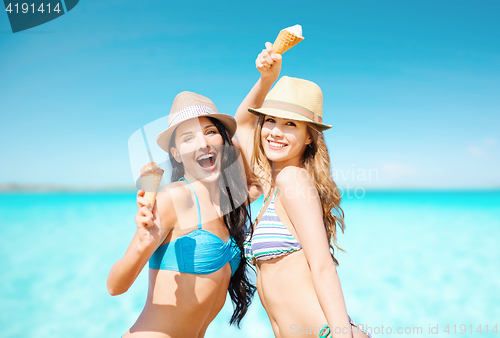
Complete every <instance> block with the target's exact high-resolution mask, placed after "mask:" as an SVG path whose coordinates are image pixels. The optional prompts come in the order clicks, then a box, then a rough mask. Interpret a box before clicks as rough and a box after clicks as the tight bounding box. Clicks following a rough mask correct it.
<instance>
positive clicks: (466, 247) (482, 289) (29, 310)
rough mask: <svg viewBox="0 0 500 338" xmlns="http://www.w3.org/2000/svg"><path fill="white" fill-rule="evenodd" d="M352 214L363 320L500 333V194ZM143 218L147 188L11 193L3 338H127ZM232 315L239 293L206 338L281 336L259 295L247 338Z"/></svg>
mask: <svg viewBox="0 0 500 338" xmlns="http://www.w3.org/2000/svg"><path fill="white" fill-rule="evenodd" d="M342 207H343V209H344V212H345V215H346V233H345V234H344V235H340V236H339V245H340V246H341V247H342V248H344V249H345V250H346V252H345V253H339V254H338V259H339V261H340V266H339V267H338V271H339V275H340V278H341V282H342V287H343V290H344V297H345V300H346V304H347V309H348V312H349V314H350V316H351V317H352V318H353V319H354V320H356V321H357V322H358V323H363V324H367V325H368V326H369V327H370V328H371V329H372V330H373V331H374V333H375V334H374V336H377V337H378V336H395V335H405V336H412V337H414V336H415V337H483V336H484V337H490V336H491V337H499V335H498V334H495V333H491V330H492V329H494V327H495V325H497V329H498V330H499V331H500V245H499V242H500V191H476V192H471V191H463V192H370V191H368V192H366V195H365V196H363V197H362V198H344V201H343V202H342ZM135 210H136V204H135V192H126V193H3V194H0V233H1V235H0V257H1V259H0V285H1V288H0V312H1V316H0V327H1V329H0V332H1V333H0V337H4V338H14V337H16V338H17V337H20V338H21V337H22V338H25V337H37V338H45V337H47V338H49V337H50V338H54V337H65V338H66V337H72V338H83V337H89V338H95V337H120V336H121V335H122V334H123V333H124V332H125V331H126V330H127V329H128V328H129V327H130V326H131V325H132V324H133V323H134V321H135V320H136V318H137V316H138V314H139V312H140V311H141V309H142V307H143V303H144V300H145V297H146V287H147V284H146V283H147V280H146V277H147V276H146V274H145V273H144V271H143V273H141V275H140V276H139V278H138V279H137V281H136V283H135V284H134V285H133V286H132V287H131V289H130V290H129V291H128V292H127V293H126V294H124V295H121V296H117V297H112V296H110V295H109V294H108V292H107V290H106V277H107V274H108V272H109V269H110V267H111V266H112V264H113V263H114V262H115V261H116V260H117V259H119V258H120V257H121V256H122V255H123V253H124V252H125V250H126V248H127V246H128V244H129V242H130V239H131V238H132V236H133V234H134V231H135V223H134V214H135ZM231 312H232V308H231V303H230V301H229V297H228V302H227V303H226V306H225V307H224V309H223V311H222V312H221V313H220V314H219V316H218V317H217V318H216V320H215V321H214V322H213V323H212V324H211V326H210V327H209V329H208V331H207V335H206V337H210V338H212V337H259V338H260V337H262V338H267V337H273V335H272V331H271V327H270V324H269V321H268V319H267V316H266V313H265V311H264V310H263V308H262V306H261V305H260V303H259V301H258V298H256V299H255V301H254V303H253V304H252V306H251V309H250V311H249V314H248V316H247V317H246V318H245V319H244V321H243V323H242V328H241V330H238V329H236V328H233V327H229V326H228V325H227V322H228V320H229V317H230V313H231ZM447 325H448V332H446V331H445V330H446V328H447ZM453 325H455V326H453ZM480 325H481V330H482V332H481V333H479V332H477V331H476V330H477V329H478V328H479V326H480ZM486 325H488V327H486ZM382 327H383V328H382ZM389 328H390V330H391V332H389V333H388V329H389ZM398 328H400V329H399V332H400V333H401V334H398V332H397V330H398ZM419 328H420V329H419ZM464 328H465V332H464ZM429 329H432V330H431V332H429ZM487 329H488V332H489V333H488V334H487V333H486V330H487ZM405 331H406V333H405ZM297 336H298V337H300V334H297Z"/></svg>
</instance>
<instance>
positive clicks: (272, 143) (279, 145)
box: [269, 141, 285, 148]
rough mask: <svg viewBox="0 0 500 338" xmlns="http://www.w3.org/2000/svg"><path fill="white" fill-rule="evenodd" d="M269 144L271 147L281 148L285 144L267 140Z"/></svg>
mask: <svg viewBox="0 0 500 338" xmlns="http://www.w3.org/2000/svg"><path fill="white" fill-rule="evenodd" d="M269 144H270V145H272V146H273V147H276V148H283V147H284V146H285V144H282V143H275V142H272V141H269Z"/></svg>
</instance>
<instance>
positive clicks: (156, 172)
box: [141, 162, 163, 208]
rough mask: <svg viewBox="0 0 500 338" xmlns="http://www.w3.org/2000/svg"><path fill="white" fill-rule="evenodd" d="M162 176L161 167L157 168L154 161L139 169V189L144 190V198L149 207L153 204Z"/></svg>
mask: <svg viewBox="0 0 500 338" xmlns="http://www.w3.org/2000/svg"><path fill="white" fill-rule="evenodd" d="M162 176H163V169H161V168H158V167H157V166H156V163H155V162H150V163H148V164H146V165H145V166H144V167H142V169H141V189H142V190H144V191H145V194H144V198H146V199H147V200H148V201H149V204H151V208H153V207H154V205H155V201H156V194H157V193H158V187H159V186H160V182H161V178H162Z"/></svg>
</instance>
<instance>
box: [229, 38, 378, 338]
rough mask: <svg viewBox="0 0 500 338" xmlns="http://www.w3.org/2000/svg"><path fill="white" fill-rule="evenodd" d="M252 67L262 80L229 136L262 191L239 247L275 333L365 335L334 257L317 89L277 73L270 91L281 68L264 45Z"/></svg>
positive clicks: (333, 198)
mask: <svg viewBox="0 0 500 338" xmlns="http://www.w3.org/2000/svg"><path fill="white" fill-rule="evenodd" d="M256 66H257V69H258V70H259V72H260V73H261V77H260V79H259V80H258V82H257V83H256V84H255V86H254V87H253V88H252V90H251V91H250V93H249V94H248V95H247V97H246V98H245V100H244V101H243V102H242V104H241V105H240V107H239V108H238V111H237V113H236V116H235V118H236V120H237V122H238V130H237V133H236V134H237V138H238V142H239V145H240V147H241V149H242V152H243V154H244V156H245V159H246V161H247V162H248V163H250V167H251V169H252V170H253V173H254V174H255V175H256V177H257V178H258V179H259V181H260V183H261V189H262V192H263V193H264V195H265V196H266V198H265V202H264V205H263V207H262V210H261V212H260V213H259V215H258V216H257V220H256V222H255V225H254V228H253V231H252V234H251V235H250V236H249V239H248V241H247V243H246V248H245V251H246V256H247V258H248V259H251V260H252V261H253V263H254V264H255V266H256V268H257V290H258V293H259V297H260V300H261V302H262V305H263V306H264V308H265V309H266V312H267V314H268V316H269V319H270V321H271V325H272V328H273V331H274V335H275V336H276V337H279V338H286V337H294V338H295V337H297V336H299V337H302V336H311V337H330V336H334V337H356V338H358V337H364V338H366V337H367V336H370V335H369V334H367V333H365V332H364V331H363V328H362V327H361V326H356V324H355V323H354V322H353V321H352V320H351V319H350V317H349V316H348V314H347V310H346V306H345V302H344V296H343V294H342V289H341V286H340V281H339V277H338V275H337V270H336V264H338V262H337V260H336V259H335V258H334V256H333V249H334V246H335V247H337V248H338V246H337V245H336V232H337V229H338V228H340V230H341V231H343V230H344V222H343V212H342V209H341V208H340V207H339V204H340V199H341V196H340V194H339V192H338V189H337V186H336V184H335V182H334V181H333V179H332V176H331V172H330V159H329V156H328V151H327V148H326V145H325V142H324V138H323V131H324V130H326V129H329V128H330V127H331V126H329V125H326V124H324V123H323V121H322V105H323V96H322V92H321V89H320V88H319V87H318V86H317V85H316V84H315V83H313V82H310V81H306V80H302V79H296V78H290V77H282V78H281V79H280V80H279V81H278V82H277V83H276V85H275V86H274V88H273V89H272V90H271V91H270V92H269V90H270V88H271V86H272V84H273V83H274V81H275V80H276V79H277V78H278V76H279V73H280V70H281V56H280V55H276V54H273V52H272V48H271V44H270V43H267V44H266V49H265V50H263V51H262V53H261V54H259V56H258V58H257V60H256ZM268 93H269V94H268ZM266 95H267V96H266ZM249 107H253V108H249ZM258 107H260V108H258ZM332 211H333V212H332ZM332 243H333V244H332ZM338 249H340V248H338Z"/></svg>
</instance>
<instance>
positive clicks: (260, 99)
mask: <svg viewBox="0 0 500 338" xmlns="http://www.w3.org/2000/svg"><path fill="white" fill-rule="evenodd" d="M255 66H256V67H257V69H258V70H259V72H260V78H259V80H258V81H257V83H255V85H254V86H253V88H252V89H251V90H250V92H249V93H248V95H247V96H246V97H245V99H244V100H243V102H241V104H240V106H239V107H238V110H237V111H236V114H235V116H234V117H235V119H236V122H237V123H238V129H237V131H236V137H237V139H238V144H239V146H240V148H241V151H242V152H243V157H244V158H245V160H246V161H247V164H248V163H250V159H251V156H252V149H253V132H254V126H255V122H257V116H255V115H254V114H252V113H250V112H249V111H248V108H260V107H261V106H262V104H263V103H264V99H265V97H266V95H267V93H268V92H269V90H270V89H271V87H272V86H273V83H274V82H275V81H276V80H277V79H278V77H279V74H280V71H281V55H279V54H274V53H273V50H272V44H271V43H270V42H267V43H266V49H263V50H262V52H261V53H260V54H259V55H258V56H257V59H256V60H255Z"/></svg>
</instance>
